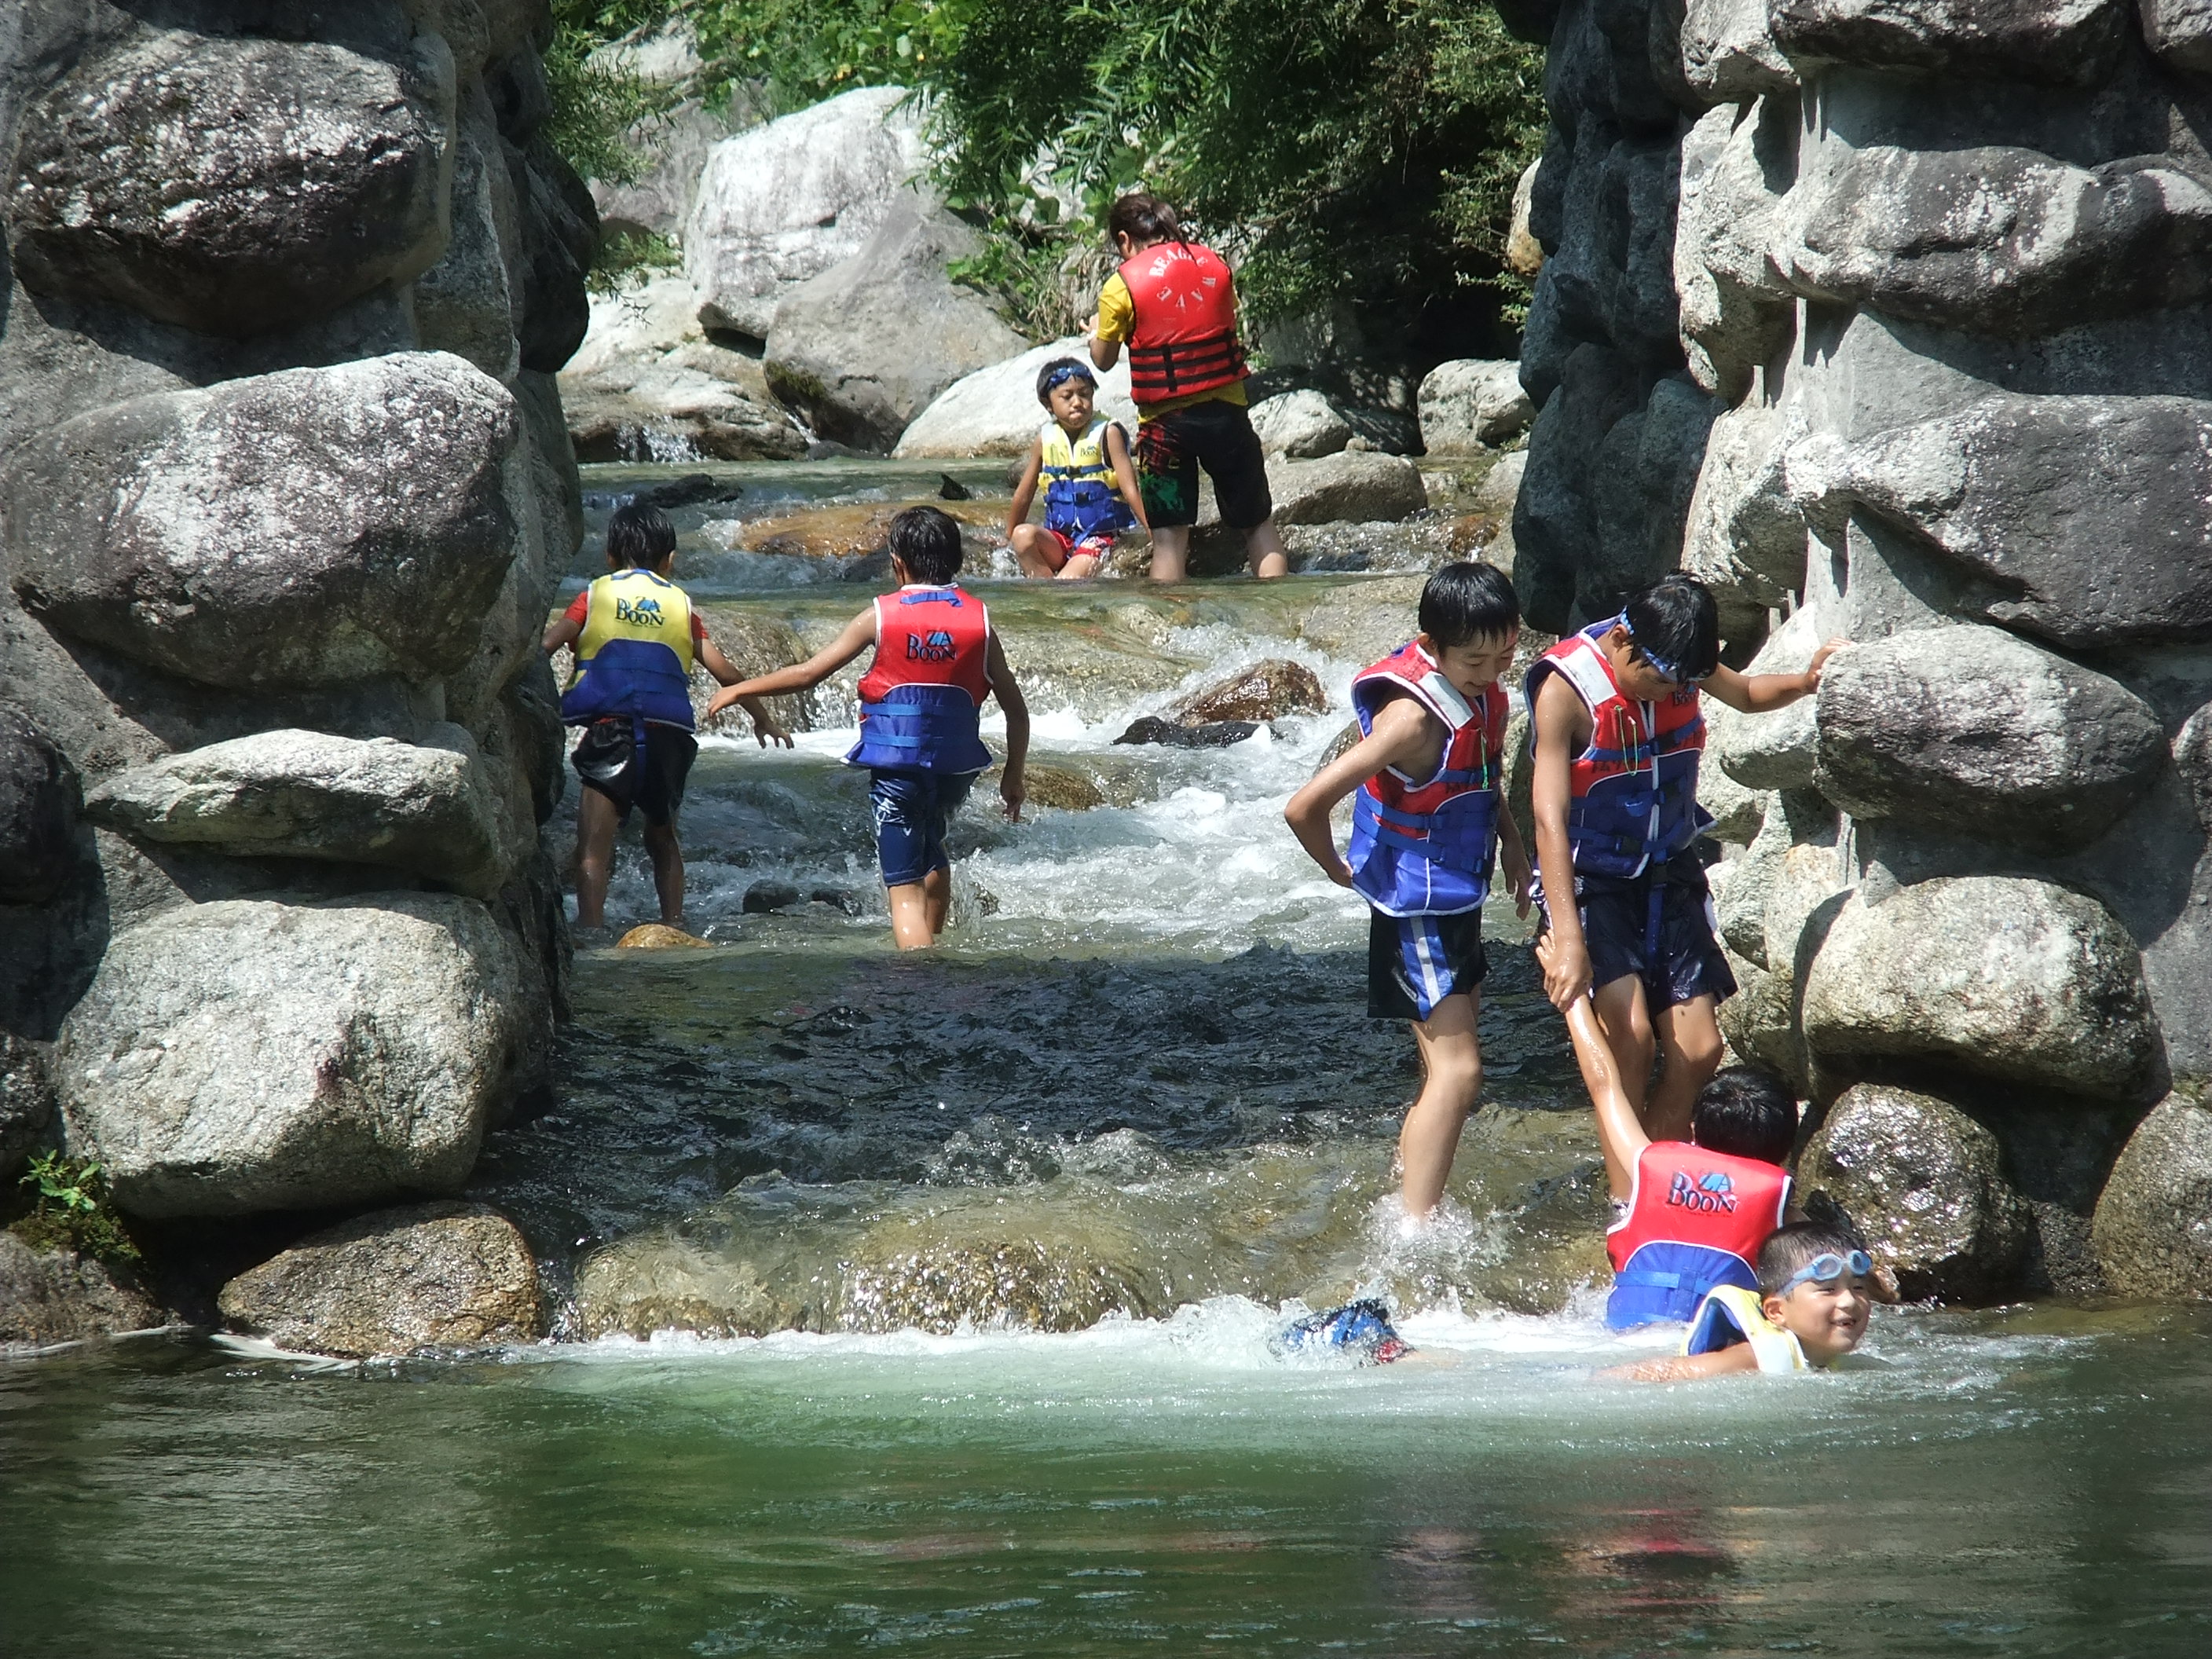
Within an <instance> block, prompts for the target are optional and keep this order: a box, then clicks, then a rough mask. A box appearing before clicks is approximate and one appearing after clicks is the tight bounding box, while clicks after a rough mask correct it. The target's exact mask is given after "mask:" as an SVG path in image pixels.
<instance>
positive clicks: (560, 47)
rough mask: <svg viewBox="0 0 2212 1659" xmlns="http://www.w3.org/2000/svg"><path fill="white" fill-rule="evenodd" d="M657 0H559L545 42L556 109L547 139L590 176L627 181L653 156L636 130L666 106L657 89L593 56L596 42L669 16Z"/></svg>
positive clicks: (548, 83) (547, 71)
mask: <svg viewBox="0 0 2212 1659" xmlns="http://www.w3.org/2000/svg"><path fill="white" fill-rule="evenodd" d="M669 10H670V8H669V7H668V5H667V4H665V3H654V0H617V3H612V4H605V3H599V0H554V3H553V39H552V41H551V43H550V45H549V46H547V47H546V48H545V85H546V89H547V91H548V92H549V93H550V94H551V97H552V103H553V113H552V116H551V118H550V119H549V120H548V121H547V122H546V124H545V138H546V142H547V143H550V144H551V145H552V147H553V148H554V149H555V150H556V151H558V152H559V154H560V155H561V157H562V160H563V161H567V162H568V165H569V166H570V167H574V169H575V170H576V172H577V173H578V174H579V176H580V177H582V178H586V179H605V180H606V181H607V182H609V183H610V184H628V183H629V181H630V180H632V179H635V178H636V177H638V175H639V174H640V173H643V172H644V171H645V168H646V167H647V162H648V161H649V159H650V158H649V157H648V156H647V154H646V152H645V151H644V149H641V147H640V146H639V145H638V144H637V143H635V140H634V139H633V138H632V137H631V130H632V129H633V128H635V126H636V125H638V124H639V123H640V122H642V121H647V120H650V119H652V118H653V117H654V116H656V115H659V113H661V112H662V110H663V108H664V101H663V99H662V95H661V92H660V89H659V88H656V87H653V86H651V85H649V84H648V83H647V82H644V81H641V80H640V79H639V78H638V77H637V76H635V75H631V74H629V73H627V72H625V71H623V70H619V69H613V68H609V67H607V66H605V64H593V63H592V62H591V61H590V55H591V53H592V50H593V49H594V48H596V47H598V46H604V45H605V43H606V42H608V41H610V40H616V39H617V38H619V37H620V36H622V35H623V34H626V33H629V31H630V30H631V29H633V28H635V27H639V26H640V25H641V24H646V23H653V22H658V21H660V19H661V18H663V17H665V16H666V15H668V12H669Z"/></svg>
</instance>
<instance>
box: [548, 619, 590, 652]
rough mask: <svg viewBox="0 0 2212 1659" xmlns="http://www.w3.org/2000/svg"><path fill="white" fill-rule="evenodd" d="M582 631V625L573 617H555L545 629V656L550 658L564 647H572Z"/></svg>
mask: <svg viewBox="0 0 2212 1659" xmlns="http://www.w3.org/2000/svg"><path fill="white" fill-rule="evenodd" d="M583 631H584V624H583V623H580V622H578V621H577V620H576V619H575V618H574V617H569V616H560V617H555V618H554V619H553V621H552V623H551V624H550V626H548V627H547V629H545V640H544V645H545V654H546V655H547V656H549V657H550V656H551V655H552V654H553V653H555V652H556V651H558V650H559V649H560V648H561V647H562V646H564V645H574V644H575V642H576V636H577V635H579V634H581V633H582V632H583Z"/></svg>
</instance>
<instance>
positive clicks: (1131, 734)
mask: <svg viewBox="0 0 2212 1659" xmlns="http://www.w3.org/2000/svg"><path fill="white" fill-rule="evenodd" d="M1259 729H1260V723H1259V722H1258V721H1257V720H1199V721H1196V722H1185V721H1182V720H1163V719H1162V718H1161V717H1160V716H1159V715H1158V714H1146V715H1143V716H1141V717H1139V719H1136V720H1131V721H1130V722H1129V724H1128V726H1127V727H1126V728H1125V729H1124V730H1123V731H1122V732H1121V736H1120V737H1118V738H1115V739H1114V741H1115V742H1116V743H1164V744H1168V745H1169V746H1170V747H1171V748H1176V749H1226V748H1227V747H1228V746H1229V745H1230V744H1232V743H1242V742H1243V741H1244V739H1245V738H1249V737H1250V736H1251V735H1252V734H1253V733H1254V732H1257V731H1258V730H1259Z"/></svg>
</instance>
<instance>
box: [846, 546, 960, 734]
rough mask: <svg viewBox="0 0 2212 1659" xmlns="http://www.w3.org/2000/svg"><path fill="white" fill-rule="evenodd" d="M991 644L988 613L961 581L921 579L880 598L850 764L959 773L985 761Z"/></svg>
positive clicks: (861, 688)
mask: <svg viewBox="0 0 2212 1659" xmlns="http://www.w3.org/2000/svg"><path fill="white" fill-rule="evenodd" d="M990 645H991V617H990V613H989V612H988V611H986V610H985V609H984V608H983V602H982V601H981V599H977V598H976V597H975V595H974V594H972V593H964V592H962V591H961V590H960V589H959V588H958V587H957V586H944V587H925V586H921V585H920V584H916V585H915V586H910V587H902V588H901V589H899V591H898V592H896V593H885V594H884V595H883V596H882V597H880V598H879V599H877V601H876V656H875V660H874V661H873V662H872V663H871V664H870V665H868V671H867V673H866V675H865V676H864V677H862V678H861V681H860V742H858V743H856V744H854V745H853V747H852V749H851V750H850V751H849V752H848V753H847V755H846V757H845V760H846V763H848V765H852V766H881V767H901V768H919V769H921V770H923V771H926V772H945V773H950V774H953V775H966V774H969V773H973V772H980V771H981V770H982V769H984V768H985V767H987V766H988V765H989V764H990V763H991V751H990V750H987V749H986V748H984V747H983V739H982V738H981V736H980V735H979V734H978V733H977V731H976V724H977V720H978V717H979V716H980V715H981V712H982V708H983V699H984V698H985V697H987V696H989V695H990V692H991V682H990V674H989V662H988V659H989V654H990Z"/></svg>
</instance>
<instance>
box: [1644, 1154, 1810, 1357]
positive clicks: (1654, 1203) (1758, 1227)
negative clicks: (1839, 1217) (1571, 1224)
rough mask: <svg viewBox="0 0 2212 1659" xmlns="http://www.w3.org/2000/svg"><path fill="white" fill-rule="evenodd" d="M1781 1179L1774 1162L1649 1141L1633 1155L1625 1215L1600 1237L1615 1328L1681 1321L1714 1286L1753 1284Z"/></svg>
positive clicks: (1785, 1182)
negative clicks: (1608, 1266) (1610, 1277)
mask: <svg viewBox="0 0 2212 1659" xmlns="http://www.w3.org/2000/svg"><path fill="white" fill-rule="evenodd" d="M1789 1206H1790V1176H1789V1175H1788V1173H1787V1172H1786V1171H1784V1169H1783V1168H1782V1166H1781V1165H1780V1164H1765V1163H1761V1162H1760V1161H1759V1159H1757V1158H1732V1157H1730V1156H1729V1155H1728V1154H1727V1153H1725V1152H1707V1151H1705V1149H1704V1148H1703V1147H1700V1146H1695V1145H1693V1144H1692V1143H1691V1142H1689V1141H1686V1140H1655V1141H1653V1142H1652V1143H1651V1144H1650V1146H1646V1147H1645V1148H1644V1151H1643V1152H1641V1153H1640V1154H1639V1155H1638V1158H1637V1160H1636V1186H1635V1188H1634V1190H1633V1192H1632V1194H1631V1196H1630V1198H1629V1207H1628V1216H1627V1218H1626V1220H1624V1221H1622V1222H1621V1223H1620V1225H1618V1226H1616V1227H1614V1228H1613V1229H1612V1231H1609V1232H1607V1234H1606V1236H1605V1253H1606V1255H1607V1256H1608V1257H1609V1258H1610V1259H1611V1260H1612V1262H1613V1294H1612V1295H1611V1296H1609V1297H1607V1298H1606V1304H1605V1322H1606V1323H1607V1324H1608V1325H1610V1326H1612V1327H1613V1329H1615V1330H1626V1329H1627V1328H1629V1327H1630V1326H1632V1325H1646V1324H1649V1323H1650V1322H1652V1321H1653V1320H1655V1319H1687V1318H1688V1317H1689V1316H1691V1315H1692V1314H1693V1313H1695V1312H1696V1311H1697V1310H1698V1304H1699V1303H1700V1302H1702V1301H1704V1300H1705V1296H1706V1294H1707V1293H1708V1292H1709V1291H1712V1290H1713V1289H1715V1288H1716V1287H1717V1286H1719V1285H1740V1286H1741V1287H1742V1288H1744V1289H1746V1290H1756V1289H1757V1288H1758V1286H1759V1273H1758V1270H1757V1268H1756V1267H1755V1266H1754V1265H1753V1264H1754V1263H1756V1262H1757V1261H1758V1260H1759V1246H1760V1245H1762V1244H1764V1243H1766V1239H1767V1235H1768V1234H1770V1233H1771V1232H1772V1231H1774V1230H1775V1229H1776V1228H1777V1227H1779V1226H1780V1225H1782V1218H1783V1213H1784V1212H1785V1211H1786V1210H1787V1209H1788V1208H1789Z"/></svg>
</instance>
